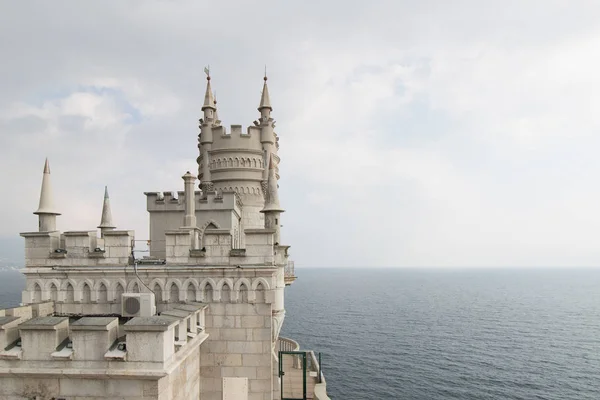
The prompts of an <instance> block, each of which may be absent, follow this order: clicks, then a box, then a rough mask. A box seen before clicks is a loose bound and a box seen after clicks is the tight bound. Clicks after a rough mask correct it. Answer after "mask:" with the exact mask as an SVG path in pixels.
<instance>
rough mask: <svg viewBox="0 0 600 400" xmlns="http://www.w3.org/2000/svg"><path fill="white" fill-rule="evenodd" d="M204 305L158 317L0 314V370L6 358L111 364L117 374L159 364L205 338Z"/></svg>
mask: <svg viewBox="0 0 600 400" xmlns="http://www.w3.org/2000/svg"><path fill="white" fill-rule="evenodd" d="M50 304H52V303H50ZM29 307H30V308H32V306H29ZM206 309H207V305H206V304H201V303H189V304H181V305H179V306H178V305H176V306H175V307H174V308H173V309H172V310H170V311H165V312H163V313H162V314H161V315H160V316H150V317H133V318H125V319H123V318H121V319H120V318H118V317H96V316H91V317H88V316H84V317H76V318H69V317H66V316H60V315H56V314H55V313H54V312H51V313H47V312H45V313H44V315H39V316H35V317H31V316H30V317H29V318H26V319H22V318H19V317H16V316H5V317H0V349H1V350H0V369H1V368H2V364H3V363H5V362H6V361H11V360H12V361H15V360H18V361H19V363H17V364H15V363H14V362H13V363H12V364H11V367H12V368H16V369H26V368H32V367H36V366H38V365H39V362H42V361H47V362H50V361H54V362H56V368H62V369H65V368H67V369H68V368H109V367H110V369H111V370H113V371H114V373H115V374H117V375H119V372H118V371H121V373H124V372H125V371H126V370H128V369H130V370H134V369H138V368H142V369H143V368H151V369H156V368H161V369H162V368H163V367H166V366H167V365H168V363H169V362H170V361H171V359H172V358H173V357H174V356H175V355H176V353H177V352H179V351H185V350H186V346H188V345H191V346H198V345H200V344H201V343H202V342H203V341H204V340H206V338H207V337H208V334H207V333H206V331H205V321H206V316H205V312H206ZM3 311H5V312H7V313H12V312H11V311H12V309H7V310H3ZM46 311H47V310H46ZM29 313H30V314H33V310H30V312H29ZM115 362H117V363H115ZM119 362H120V364H119ZM157 363H158V364H159V365H156V364H157ZM96 373H98V371H96ZM134 375H135V374H134Z"/></svg>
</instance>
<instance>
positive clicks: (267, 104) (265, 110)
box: [258, 73, 273, 118]
mask: <svg viewBox="0 0 600 400" xmlns="http://www.w3.org/2000/svg"><path fill="white" fill-rule="evenodd" d="M263 79H264V81H265V83H264V84H263V90H262V95H261V96H260V105H259V106H258V111H260V115H261V117H265V116H266V117H267V118H268V117H269V116H270V113H271V111H273V107H271V97H270V96H269V87H268V86H267V74H266V73H265V77H264V78H263Z"/></svg>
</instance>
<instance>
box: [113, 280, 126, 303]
mask: <svg viewBox="0 0 600 400" xmlns="http://www.w3.org/2000/svg"><path fill="white" fill-rule="evenodd" d="M123 293H125V290H124V289H123V286H122V285H121V284H120V283H117V287H116V289H115V301H116V302H117V303H121V297H122V296H123Z"/></svg>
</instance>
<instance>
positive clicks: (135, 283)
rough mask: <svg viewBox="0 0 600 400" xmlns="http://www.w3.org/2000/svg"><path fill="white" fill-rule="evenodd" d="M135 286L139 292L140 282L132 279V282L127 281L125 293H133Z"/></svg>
mask: <svg viewBox="0 0 600 400" xmlns="http://www.w3.org/2000/svg"><path fill="white" fill-rule="evenodd" d="M135 286H137V288H138V292H137V293H139V291H140V282H139V279H138V278H133V279H132V280H130V281H129V283H128V284H127V293H134V288H135Z"/></svg>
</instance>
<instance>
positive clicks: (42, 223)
mask: <svg viewBox="0 0 600 400" xmlns="http://www.w3.org/2000/svg"><path fill="white" fill-rule="evenodd" d="M34 214H36V215H37V216H38V218H39V230H40V232H50V231H55V230H56V216H57V215H60V213H59V212H57V211H56V209H55V208H54V199H53V196H52V183H51V181H50V163H49V162H48V159H47V158H46V162H45V164H44V176H43V178H42V190H41V192H40V204H39V207H38V209H37V211H36V212H34Z"/></svg>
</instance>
